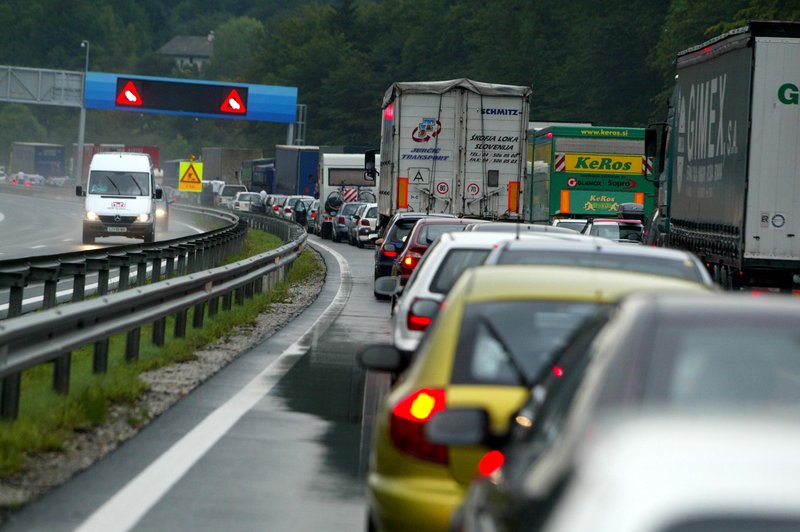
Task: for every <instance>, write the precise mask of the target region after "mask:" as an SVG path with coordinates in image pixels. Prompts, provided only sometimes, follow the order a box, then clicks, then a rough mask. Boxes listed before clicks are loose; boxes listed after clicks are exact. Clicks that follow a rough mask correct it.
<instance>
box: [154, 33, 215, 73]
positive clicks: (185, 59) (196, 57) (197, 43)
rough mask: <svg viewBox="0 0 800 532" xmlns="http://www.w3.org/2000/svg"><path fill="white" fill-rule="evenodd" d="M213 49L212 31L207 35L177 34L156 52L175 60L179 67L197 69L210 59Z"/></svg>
mask: <svg viewBox="0 0 800 532" xmlns="http://www.w3.org/2000/svg"><path fill="white" fill-rule="evenodd" d="M213 49H214V32H213V31H211V32H209V33H208V36H207V37H194V36H191V35H178V36H177V37H173V38H172V39H171V40H170V41H169V42H168V43H167V44H165V45H164V46H162V47H161V48H159V49H158V51H157V52H156V53H158V54H159V55H163V56H167V57H170V58H172V59H174V60H175V62H176V63H177V65H178V67H179V68H184V67H187V66H196V67H197V68H198V69H199V70H202V69H203V66H204V65H205V64H206V63H207V62H208V61H209V60H210V59H211V52H212V50H213Z"/></svg>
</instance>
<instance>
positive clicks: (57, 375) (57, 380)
mask: <svg viewBox="0 0 800 532" xmlns="http://www.w3.org/2000/svg"><path fill="white" fill-rule="evenodd" d="M71 364H72V353H65V354H63V355H61V356H60V357H58V358H57V359H55V360H54V361H53V390H55V391H56V393H58V394H61V395H66V394H68V393H69V373H70V366H71Z"/></svg>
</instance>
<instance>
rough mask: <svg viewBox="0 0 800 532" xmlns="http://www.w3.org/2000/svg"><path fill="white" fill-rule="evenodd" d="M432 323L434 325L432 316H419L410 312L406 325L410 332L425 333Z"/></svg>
mask: <svg viewBox="0 0 800 532" xmlns="http://www.w3.org/2000/svg"><path fill="white" fill-rule="evenodd" d="M412 306H413V305H412ZM431 323H433V318H431V317H430V316H417V315H416V314H414V313H413V312H412V311H411V310H409V311H408V316H407V317H406V325H407V326H408V330H409V331H424V330H425V329H427V328H428V327H429V326H430V324H431Z"/></svg>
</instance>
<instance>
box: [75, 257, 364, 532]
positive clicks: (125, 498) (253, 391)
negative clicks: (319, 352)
mask: <svg viewBox="0 0 800 532" xmlns="http://www.w3.org/2000/svg"><path fill="white" fill-rule="evenodd" d="M314 245H318V246H320V247H322V248H325V249H326V250H327V251H329V252H330V253H331V254H332V255H333V256H334V258H335V259H336V261H337V262H338V263H339V268H340V271H341V273H342V283H341V284H340V285H339V290H338V291H337V292H336V296H335V297H334V298H333V301H331V303H330V304H329V305H328V307H327V308H326V309H325V311H324V312H323V313H322V315H320V317H319V318H317V320H316V321H315V322H314V324H313V325H312V326H311V328H310V329H309V331H307V332H306V333H305V334H304V335H303V337H301V338H300V339H299V340H297V341H296V342H295V343H293V344H292V345H290V346H289V347H288V348H286V350H285V351H284V352H283V353H281V354H280V355H279V356H278V358H276V359H275V360H274V361H272V363H271V364H269V365H268V366H267V367H266V368H264V370H262V371H261V373H259V374H258V375H257V376H256V377H255V378H254V379H253V380H251V381H250V382H249V383H248V384H247V385H246V386H245V387H244V388H242V389H241V390H240V391H239V392H238V393H237V394H236V395H234V396H233V397H231V398H230V399H229V400H228V401H227V402H226V403H225V404H223V405H222V406H220V407H219V408H217V409H216V410H215V411H214V412H212V413H211V414H209V415H208V416H207V417H206V418H205V419H204V420H203V421H201V422H200V423H199V424H198V425H197V426H195V428H193V429H192V430H191V431H190V432H188V433H187V434H186V435H185V436H184V437H183V438H181V439H180V440H178V441H177V442H176V443H175V444H174V445H173V446H172V447H170V448H169V449H168V450H167V451H166V452H165V453H164V454H162V455H161V456H160V457H159V458H157V459H156V460H155V461H154V462H153V463H151V464H150V465H149V466H147V468H145V470H144V471H142V472H141V473H139V474H138V475H137V476H136V477H135V478H133V479H132V480H131V481H130V482H128V484H126V485H125V486H124V487H123V488H122V489H121V490H120V491H118V492H117V493H116V494H115V495H114V496H113V497H111V498H110V499H109V500H108V501H106V503H105V504H103V505H102V506H101V507H100V508H98V509H97V510H96V511H95V512H94V513H93V514H92V515H90V516H89V518H88V519H86V521H84V522H83V523H82V524H81V525H80V526H79V527H78V528H76V529H75V531H76V532H95V531H97V532H106V531H109V530H114V531H123V530H130V529H132V528H133V527H134V526H136V524H137V523H138V522H139V521H140V520H141V519H142V517H144V516H145V515H146V514H147V512H148V511H150V509H151V508H152V507H153V506H155V505H156V504H157V503H158V501H160V500H161V498H162V497H163V496H164V495H165V494H166V493H167V492H168V491H169V490H170V489H171V488H172V487H173V486H174V485H175V484H176V483H177V482H178V481H179V480H180V479H181V478H182V477H183V476H184V475H185V474H186V473H187V472H188V471H189V469H191V468H192V466H194V464H196V463H197V462H198V461H199V460H200V459H201V458H202V457H203V456H205V454H206V453H207V452H208V451H209V450H210V449H211V448H212V447H213V446H214V444H216V443H217V442H218V441H219V440H220V439H221V438H222V437H223V436H224V435H225V434H226V433H227V432H228V430H230V428H231V427H233V425H235V424H236V422H237V421H239V419H240V418H241V417H242V416H243V415H244V414H246V413H247V412H248V411H249V410H250V409H251V408H253V407H254V406H255V405H256V404H257V403H258V402H259V401H261V399H263V398H264V397H265V396H266V395H267V394H268V393H269V392H270V390H272V388H273V387H274V386H275V385H276V384H277V383H278V381H279V380H280V379H281V377H283V375H284V374H285V373H286V372H288V371H289V370H290V369H291V367H292V366H293V365H294V363H295V362H297V360H299V359H300V356H302V355H303V354H305V352H306V351H308V346H307V344H305V342H304V341H305V340H306V337H307V336H308V335H309V334H310V333H311V334H313V333H314V330H315V329H316V327H317V325H318V324H320V323H322V324H325V325H324V327H325V328H327V327H328V326H329V325H330V324H331V323H332V322H333V318H334V317H335V316H336V315H337V314H338V313H339V312H341V310H342V309H343V308H344V305H345V303H346V302H347V299H348V298H349V297H350V288H351V287H352V285H351V284H350V283H349V282H345V279H346V278H347V279H350V278H351V275H350V267H349V265H348V264H347V262H346V261H345V260H344V257H342V256H341V255H340V254H339V253H337V252H336V251H334V250H332V249H331V248H329V247H327V246H325V245H322V244H316V243H314Z"/></svg>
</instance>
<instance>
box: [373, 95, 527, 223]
mask: <svg viewBox="0 0 800 532" xmlns="http://www.w3.org/2000/svg"><path fill="white" fill-rule="evenodd" d="M530 96H531V89H530V87H520V86H513V85H497V84H493V83H481V82H477V81H472V80H469V79H454V80H449V81H433V82H410V83H394V84H393V85H392V86H391V87H389V89H388V90H387V91H386V93H385V95H384V98H383V103H382V113H383V121H382V128H381V148H380V154H381V162H380V166H379V167H378V166H377V165H376V166H375V168H379V172H380V194H379V197H378V210H379V216H380V221H379V225H380V226H383V225H385V223H386V222H387V221H388V219H389V218H390V217H391V216H392V215H393V214H394V213H395V212H398V211H400V212H403V211H418V212H426V213H447V214H453V215H455V216H459V217H461V216H472V217H478V218H487V219H507V220H521V219H522V208H521V206H522V198H523V194H524V191H523V188H524V187H523V183H524V181H525V172H526V157H525V154H526V150H527V131H528V114H529V106H530ZM368 163H369V161H368ZM370 164H371V163H370Z"/></svg>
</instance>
